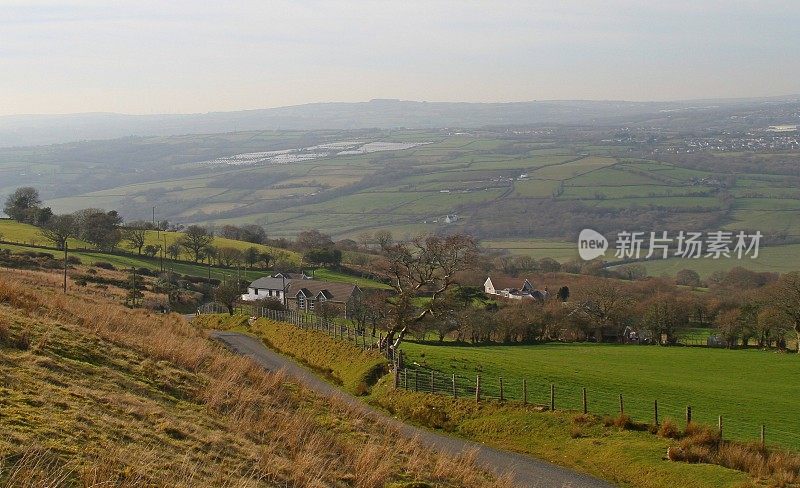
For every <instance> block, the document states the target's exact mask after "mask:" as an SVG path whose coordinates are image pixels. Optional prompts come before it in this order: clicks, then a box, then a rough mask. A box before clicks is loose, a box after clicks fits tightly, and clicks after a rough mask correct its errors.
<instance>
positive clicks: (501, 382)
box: [500, 376, 505, 402]
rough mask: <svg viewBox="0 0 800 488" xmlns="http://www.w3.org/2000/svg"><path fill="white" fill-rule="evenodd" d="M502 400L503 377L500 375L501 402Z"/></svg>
mask: <svg viewBox="0 0 800 488" xmlns="http://www.w3.org/2000/svg"><path fill="white" fill-rule="evenodd" d="M503 400H505V398H504V396H503V377H502V376H501V377H500V401H501V402H502V401H503Z"/></svg>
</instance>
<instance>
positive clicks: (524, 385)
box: [522, 378, 528, 405]
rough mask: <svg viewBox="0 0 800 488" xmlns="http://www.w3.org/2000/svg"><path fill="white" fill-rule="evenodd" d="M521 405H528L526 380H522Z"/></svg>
mask: <svg viewBox="0 0 800 488" xmlns="http://www.w3.org/2000/svg"><path fill="white" fill-rule="evenodd" d="M522 404H523V405H527V404H528V380H527V379H525V378H522Z"/></svg>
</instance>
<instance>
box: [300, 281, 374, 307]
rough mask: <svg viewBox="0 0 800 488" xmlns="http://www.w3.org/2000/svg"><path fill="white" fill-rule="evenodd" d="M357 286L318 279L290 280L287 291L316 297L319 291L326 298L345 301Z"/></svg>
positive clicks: (354, 291)
mask: <svg viewBox="0 0 800 488" xmlns="http://www.w3.org/2000/svg"><path fill="white" fill-rule="evenodd" d="M356 290H358V287H357V286H356V285H353V284H351V283H334V282H332V281H319V280H292V281H291V282H289V288H288V290H287V292H288V293H289V295H291V296H296V295H297V294H298V293H300V291H302V292H303V294H304V295H305V296H307V297H317V296H318V295H319V294H320V293H322V294H323V295H325V298H327V299H328V300H333V301H335V302H346V301H348V300H349V299H350V297H352V296H353V294H354V293H356Z"/></svg>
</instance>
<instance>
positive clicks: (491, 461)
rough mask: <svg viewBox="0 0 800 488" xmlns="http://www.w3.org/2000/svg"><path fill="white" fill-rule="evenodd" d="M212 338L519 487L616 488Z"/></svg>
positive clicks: (251, 344) (228, 337)
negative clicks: (405, 415)
mask: <svg viewBox="0 0 800 488" xmlns="http://www.w3.org/2000/svg"><path fill="white" fill-rule="evenodd" d="M211 338H212V339H215V340H218V341H220V342H221V343H223V344H224V345H225V346H226V347H228V348H229V349H231V350H232V351H234V352H236V353H237V354H241V355H243V356H247V357H249V358H251V359H253V360H254V361H256V362H257V363H259V364H260V365H261V366H263V367H264V368H265V369H267V370H270V371H278V370H280V369H283V370H285V371H286V374H287V375H288V376H289V377H291V378H293V379H295V380H297V381H299V382H300V383H302V384H303V385H305V386H306V387H308V388H311V389H312V390H314V391H315V392H317V393H319V394H321V395H324V396H331V397H336V398H337V399H339V400H342V401H344V402H347V403H348V404H350V405H353V406H354V407H356V408H359V409H363V410H364V411H367V412H369V413H371V414H373V415H377V416H380V417H381V418H383V419H385V420H386V421H388V422H390V423H391V424H393V425H394V426H396V427H397V428H398V429H399V430H400V431H401V432H402V433H403V434H404V435H407V436H409V437H413V436H417V437H418V438H419V439H420V441H421V442H422V443H423V444H425V445H427V446H429V447H432V448H433V449H436V450H438V451H442V452H446V453H450V454H459V453H462V452H464V451H467V450H471V449H476V450H477V452H478V456H477V460H478V463H479V464H482V465H484V466H485V467H486V468H488V469H490V470H492V471H495V472H497V473H498V474H502V473H506V472H511V473H513V475H514V480H515V483H516V485H517V486H520V487H525V488H566V487H570V488H584V487H586V488H610V487H611V486H612V485H610V484H608V483H606V482H605V481H601V480H599V479H596V478H592V477H590V476H588V475H583V474H580V473H576V472H575V471H572V470H569V469H567V468H562V467H560V466H556V465H554V464H551V463H548V462H547V461H542V460H539V459H536V458H533V457H530V456H525V455H521V454H516V453H512V452H507V451H501V450H499V449H494V448H491V447H487V446H484V445H482V444H478V443H475V442H470V441H466V440H463V439H459V438H457V437H450V436H446V435H441V434H437V433H435V432H432V431H429V430H426V429H422V428H419V427H414V426H412V425H408V424H406V423H403V422H401V421H399V420H397V419H395V418H393V417H390V416H388V415H387V414H386V413H384V412H381V411H379V410H377V409H374V408H372V407H370V406H369V405H366V404H365V403H364V402H362V401H360V400H358V399H356V398H355V397H353V396H351V395H349V394H347V393H345V392H344V391H342V390H340V389H338V388H336V387H334V386H333V385H331V384H330V383H328V382H326V381H324V380H323V379H321V378H319V377H318V376H317V375H315V374H314V373H312V372H311V371H309V370H308V369H306V368H305V367H303V366H301V365H300V364H299V363H297V362H295V361H293V360H292V359H290V358H287V357H286V356H283V355H281V354H278V353H276V352H274V351H271V350H269V349H267V348H266V347H265V346H264V345H263V343H262V342H261V341H259V340H258V339H255V338H253V337H250V336H247V335H244V334H238V333H235V332H220V331H213V332H211Z"/></svg>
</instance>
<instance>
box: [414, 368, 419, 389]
mask: <svg viewBox="0 0 800 488" xmlns="http://www.w3.org/2000/svg"><path fill="white" fill-rule="evenodd" d="M414 391H419V370H418V369H415V370H414Z"/></svg>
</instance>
